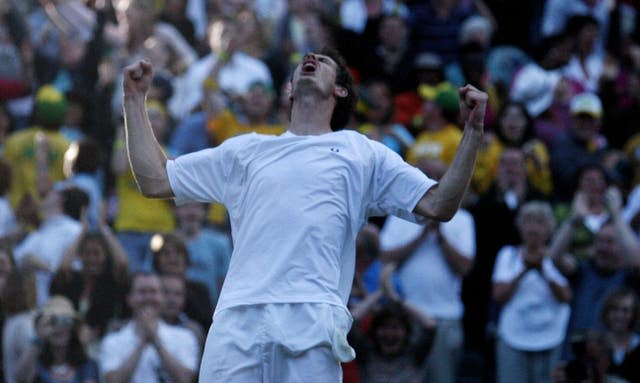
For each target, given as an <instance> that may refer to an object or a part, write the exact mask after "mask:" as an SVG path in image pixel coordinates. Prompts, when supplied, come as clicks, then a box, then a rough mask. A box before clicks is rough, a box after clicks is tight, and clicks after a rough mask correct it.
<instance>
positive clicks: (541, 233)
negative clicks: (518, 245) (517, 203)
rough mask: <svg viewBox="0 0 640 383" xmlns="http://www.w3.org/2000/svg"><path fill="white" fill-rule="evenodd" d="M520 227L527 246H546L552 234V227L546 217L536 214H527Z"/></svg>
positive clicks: (523, 240)
mask: <svg viewBox="0 0 640 383" xmlns="http://www.w3.org/2000/svg"><path fill="white" fill-rule="evenodd" d="M519 229H520V236H521V237H522V242H523V243H524V244H525V246H531V247H534V248H540V247H542V246H544V245H545V243H546V242H547V240H548V239H549V236H550V235H551V228H550V227H549V224H548V223H547V222H546V221H545V219H544V218H543V217H540V216H538V215H534V214H531V215H529V216H526V217H525V219H523V222H522V223H521V225H520V227H519Z"/></svg>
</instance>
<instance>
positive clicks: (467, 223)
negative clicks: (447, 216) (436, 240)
mask: <svg viewBox="0 0 640 383" xmlns="http://www.w3.org/2000/svg"><path fill="white" fill-rule="evenodd" d="M440 232H441V233H442V235H443V236H444V238H445V239H446V240H447V242H448V243H449V244H450V245H451V246H452V247H453V248H454V249H455V250H456V251H457V252H459V253H460V254H462V255H463V256H464V257H465V258H469V259H473V258H475V256H476V230H475V223H474V221H473V217H472V216H471V214H469V213H468V212H467V211H466V210H458V212H457V213H456V215H454V216H453V218H452V219H451V221H449V222H445V223H443V224H442V225H440Z"/></svg>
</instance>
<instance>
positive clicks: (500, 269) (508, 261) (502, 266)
mask: <svg viewBox="0 0 640 383" xmlns="http://www.w3.org/2000/svg"><path fill="white" fill-rule="evenodd" d="M515 255H517V250H516V249H515V248H514V247H513V246H505V247H503V248H502V249H500V251H498V256H497V257H496V264H495V266H494V267H493V276H492V277H491V281H492V282H493V283H500V282H510V281H511V280H512V279H513V278H514V277H515V276H516V275H517V273H519V272H520V270H519V269H518V268H517V267H514V266H515V265H516V263H515V262H514V257H515Z"/></svg>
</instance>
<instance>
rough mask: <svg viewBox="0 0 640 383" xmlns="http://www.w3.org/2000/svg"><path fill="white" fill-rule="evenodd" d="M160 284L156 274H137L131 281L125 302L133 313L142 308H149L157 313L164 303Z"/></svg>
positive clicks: (158, 313)
mask: <svg viewBox="0 0 640 383" xmlns="http://www.w3.org/2000/svg"><path fill="white" fill-rule="evenodd" d="M163 298H164V296H163V294H162V284H161V282H160V277H158V276H157V275H138V276H136V278H135V279H134V280H133V282H132V286H131V292H129V295H128V296H127V303H128V304H129V307H131V310H133V312H134V314H135V313H137V312H140V310H142V309H145V308H146V309H151V310H152V311H153V312H154V313H156V314H157V315H160V310H161V309H162V305H163V304H164V299H163Z"/></svg>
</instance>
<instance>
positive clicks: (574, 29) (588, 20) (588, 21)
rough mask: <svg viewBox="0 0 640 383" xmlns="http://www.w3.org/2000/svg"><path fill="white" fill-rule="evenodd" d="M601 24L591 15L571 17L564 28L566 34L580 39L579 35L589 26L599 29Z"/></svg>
mask: <svg viewBox="0 0 640 383" xmlns="http://www.w3.org/2000/svg"><path fill="white" fill-rule="evenodd" d="M599 25H600V23H599V22H598V19H596V18H595V17H593V16H591V15H575V16H571V17H570V18H569V19H568V20H567V23H566V24H565V27H564V32H565V33H566V34H567V35H568V36H571V37H574V38H575V37H578V34H579V33H580V32H581V31H582V30H583V29H584V28H585V27H587V26H595V27H598V26H599Z"/></svg>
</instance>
